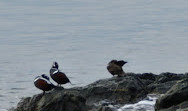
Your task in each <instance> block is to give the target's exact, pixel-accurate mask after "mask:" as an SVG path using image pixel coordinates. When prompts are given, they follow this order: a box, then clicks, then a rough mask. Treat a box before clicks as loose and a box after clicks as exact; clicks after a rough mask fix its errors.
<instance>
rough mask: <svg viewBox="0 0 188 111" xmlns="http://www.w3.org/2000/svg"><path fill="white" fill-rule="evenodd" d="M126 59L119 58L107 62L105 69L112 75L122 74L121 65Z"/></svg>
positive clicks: (123, 73)
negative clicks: (118, 59)
mask: <svg viewBox="0 0 188 111" xmlns="http://www.w3.org/2000/svg"><path fill="white" fill-rule="evenodd" d="M126 63H127V62H126V61H123V60H120V61H117V60H112V61H110V62H109V63H108V66H107V70H108V71H109V72H110V73H111V74H112V75H113V76H114V75H118V77H120V76H124V75H125V72H124V71H123V68H122V67H123V65H124V64H126Z"/></svg>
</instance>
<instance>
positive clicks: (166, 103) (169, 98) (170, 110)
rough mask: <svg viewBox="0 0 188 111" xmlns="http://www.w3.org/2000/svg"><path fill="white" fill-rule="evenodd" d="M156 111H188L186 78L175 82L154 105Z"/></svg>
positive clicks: (187, 84)
mask: <svg viewBox="0 0 188 111" xmlns="http://www.w3.org/2000/svg"><path fill="white" fill-rule="evenodd" d="M155 109H156V110H157V111H176V110H181V111H184V110H188V78H185V79H183V80H179V81H177V83H176V84H175V85H174V86H172V87H171V89H170V90H168V91H167V92H166V93H165V94H164V95H163V96H161V97H160V98H159V99H158V100H157V102H156V105H155Z"/></svg>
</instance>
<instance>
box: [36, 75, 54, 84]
mask: <svg viewBox="0 0 188 111" xmlns="http://www.w3.org/2000/svg"><path fill="white" fill-rule="evenodd" d="M39 79H42V80H44V81H46V82H47V83H48V84H52V83H51V82H50V81H49V80H47V79H46V78H43V77H41V76H40V77H38V78H36V79H34V82H35V81H37V80H39Z"/></svg>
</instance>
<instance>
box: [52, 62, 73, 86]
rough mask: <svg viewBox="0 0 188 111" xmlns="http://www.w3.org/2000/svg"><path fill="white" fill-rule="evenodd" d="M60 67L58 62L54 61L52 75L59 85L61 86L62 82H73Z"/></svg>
mask: <svg viewBox="0 0 188 111" xmlns="http://www.w3.org/2000/svg"><path fill="white" fill-rule="evenodd" d="M58 68H59V65H58V63H57V62H53V64H52V67H51V69H50V76H51V78H52V79H53V80H54V81H55V82H57V86H61V84H66V83H71V82H70V80H69V78H68V77H67V76H66V75H65V73H63V72H61V71H60V70H59V69H58Z"/></svg>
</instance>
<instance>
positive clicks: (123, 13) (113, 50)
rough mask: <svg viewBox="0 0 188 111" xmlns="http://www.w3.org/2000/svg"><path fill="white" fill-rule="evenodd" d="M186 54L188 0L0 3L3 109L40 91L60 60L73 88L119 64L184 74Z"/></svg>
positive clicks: (0, 107) (129, 69)
mask: <svg viewBox="0 0 188 111" xmlns="http://www.w3.org/2000/svg"><path fill="white" fill-rule="evenodd" d="M187 48H188V1H187V0H156V1H154V0H134V1H130V0H0V52H1V53H0V72H1V74H0V110H5V109H7V108H10V107H12V106H15V105H16V104H17V102H18V101H19V100H20V98H21V97H26V96H32V95H33V94H38V93H41V91H40V90H38V89H36V88H35V87H34V85H33V79H34V78H35V77H36V76H37V75H40V74H43V73H46V74H48V72H49V69H50V67H51V65H52V62H53V61H58V63H59V65H60V69H61V71H63V72H65V73H66V74H67V76H68V77H69V78H70V80H71V81H72V83H75V84H76V85H74V86H72V85H70V84H67V85H64V87H66V88H68V87H75V86H84V85H86V84H89V83H92V82H93V81H96V80H98V79H102V78H109V77H111V75H110V74H109V73H108V72H107V70H106V65H107V63H108V62H109V61H110V60H112V59H123V60H126V61H128V62H129V63H128V64H126V65H125V66H124V67H123V68H124V70H125V71H127V72H135V73H143V72H153V73H156V74H159V73H161V72H167V71H168V72H175V73H184V72H186V71H187V68H188V62H187V60H188V56H187V55H188V51H187ZM53 83H54V82H53ZM54 84H55V83H54Z"/></svg>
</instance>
